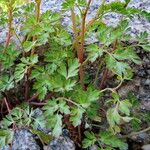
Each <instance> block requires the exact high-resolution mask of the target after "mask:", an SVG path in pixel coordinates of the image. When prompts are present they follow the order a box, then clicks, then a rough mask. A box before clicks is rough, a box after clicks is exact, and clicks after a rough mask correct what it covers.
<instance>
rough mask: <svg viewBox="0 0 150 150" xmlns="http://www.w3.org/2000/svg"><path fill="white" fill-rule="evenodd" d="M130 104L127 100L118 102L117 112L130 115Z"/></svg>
mask: <svg viewBox="0 0 150 150" xmlns="http://www.w3.org/2000/svg"><path fill="white" fill-rule="evenodd" d="M131 106H132V105H131V103H130V102H129V100H127V99H126V100H123V101H120V103H119V110H120V111H121V112H122V113H124V114H126V115H127V116H129V115H130V108H131Z"/></svg>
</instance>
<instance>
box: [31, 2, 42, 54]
mask: <svg viewBox="0 0 150 150" xmlns="http://www.w3.org/2000/svg"><path fill="white" fill-rule="evenodd" d="M35 2H36V14H35V16H36V22H37V23H39V21H40V7H41V0H36V1H35ZM33 41H36V36H33ZM34 53H35V47H34V48H33V49H32V51H31V55H33V54H34Z"/></svg>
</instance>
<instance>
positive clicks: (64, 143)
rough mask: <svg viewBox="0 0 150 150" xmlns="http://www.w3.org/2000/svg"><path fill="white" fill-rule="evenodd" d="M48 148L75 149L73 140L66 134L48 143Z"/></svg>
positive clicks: (50, 149) (59, 149)
mask: <svg viewBox="0 0 150 150" xmlns="http://www.w3.org/2000/svg"><path fill="white" fill-rule="evenodd" d="M48 148H49V150H75V144H74V142H73V141H72V140H71V139H70V138H69V137H67V136H60V137H59V138H56V139H54V140H52V141H51V142H50V143H49V145H48Z"/></svg>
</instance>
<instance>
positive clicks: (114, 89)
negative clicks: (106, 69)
mask: <svg viewBox="0 0 150 150" xmlns="http://www.w3.org/2000/svg"><path fill="white" fill-rule="evenodd" d="M122 83H123V79H121V81H120V83H119V84H118V85H117V86H116V87H114V88H105V89H103V90H101V92H105V91H111V92H115V91H116V90H118V89H119V88H120V86H121V85H122Z"/></svg>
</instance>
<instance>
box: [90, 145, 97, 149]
mask: <svg viewBox="0 0 150 150" xmlns="http://www.w3.org/2000/svg"><path fill="white" fill-rule="evenodd" d="M89 150H97V146H96V145H93V146H92V147H90V148H89Z"/></svg>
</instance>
